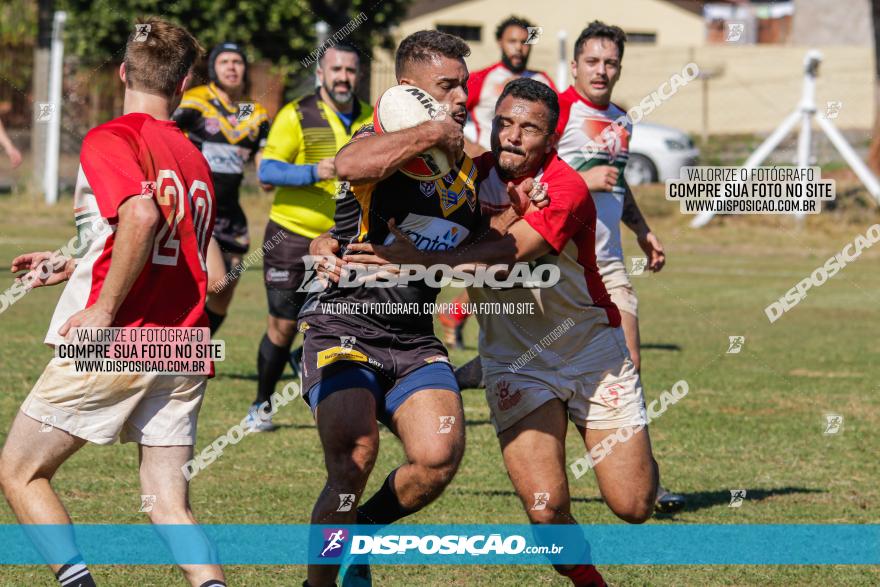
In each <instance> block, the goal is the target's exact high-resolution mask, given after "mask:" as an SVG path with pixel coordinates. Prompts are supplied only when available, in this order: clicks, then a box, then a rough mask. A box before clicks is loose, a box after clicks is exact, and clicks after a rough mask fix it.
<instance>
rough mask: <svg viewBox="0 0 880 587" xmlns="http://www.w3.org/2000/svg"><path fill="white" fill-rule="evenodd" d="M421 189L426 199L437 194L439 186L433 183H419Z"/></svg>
mask: <svg viewBox="0 0 880 587" xmlns="http://www.w3.org/2000/svg"><path fill="white" fill-rule="evenodd" d="M419 189H420V190H421V191H422V195H423V196H425V197H426V198H430V197H431V196H433V195H434V194H435V193H436V192H437V186H435V185H434V182H433V181H421V182H419Z"/></svg>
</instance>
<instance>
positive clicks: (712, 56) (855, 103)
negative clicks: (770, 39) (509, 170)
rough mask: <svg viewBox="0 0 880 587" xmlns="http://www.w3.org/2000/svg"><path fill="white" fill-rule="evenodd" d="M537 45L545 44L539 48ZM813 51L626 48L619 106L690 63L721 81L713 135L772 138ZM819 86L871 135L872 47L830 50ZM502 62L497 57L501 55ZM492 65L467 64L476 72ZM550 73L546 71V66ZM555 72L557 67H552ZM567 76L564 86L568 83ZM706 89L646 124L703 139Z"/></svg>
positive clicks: (382, 77) (380, 78) (382, 65)
mask: <svg viewBox="0 0 880 587" xmlns="http://www.w3.org/2000/svg"><path fill="white" fill-rule="evenodd" d="M539 44H540V42H539ZM808 49H809V47H803V46H801V47H795V46H779V45H751V46H719V45H715V46H710V45H707V46H702V47H693V48H688V47H681V48H675V47H666V48H661V47H639V46H628V47H627V48H626V53H625V54H624V59H623V72H622V75H621V79H620V82H618V84H617V87H616V88H615V95H614V96H615V97H614V101H615V102H616V103H618V104H619V105H621V106H623V107H625V108H630V107H632V106H634V105H636V104H638V103H639V102H640V101H641V99H642V98H644V97H645V96H647V95H649V94H650V93H651V92H652V91H655V90H657V88H658V87H659V86H660V84H662V83H663V82H664V81H667V80H668V79H669V78H670V76H672V75H673V74H674V73H680V72H681V70H682V68H683V67H684V65H685V64H687V63H690V62H692V61H693V62H694V63H696V64H697V65H698V66H699V67H700V69H701V70H702V71H707V70H708V71H716V72H717V73H718V75H717V76H716V77H714V78H713V79H711V80H709V81H708V82H707V87H708V132H709V134H738V133H768V132H770V131H772V130H773V129H774V128H776V126H777V125H778V124H779V123H780V122H781V121H782V119H783V117H785V116H786V115H787V114H788V113H789V112H791V111H792V110H793V109H794V108H795V107H796V106H797V104H798V102H799V100H800V97H801V87H802V85H803V59H804V55H805V53H806V52H807V50H808ZM821 51H822V53H823V56H824V60H823V62H822V65H821V67H820V68H819V78H818V81H817V84H816V103H817V104H818V106H819V109H820V110H822V111H824V108H825V105H826V102H828V101H839V102H842V108H841V109H840V112H839V114H838V117H837V118H836V119H835V120H834V123H835V124H836V125H837V126H838V127H840V128H850V129H869V128H871V125H872V121H873V119H874V114H873V113H874V101H873V88H874V80H873V76H872V71H873V63H874V54H873V49H872V48H871V47H840V46H837V47H825V48H822V49H821ZM496 59H497V57H496ZM490 62H491V61H490V60H477V59H475V58H474V57H471V58H470V59H468V66H469V67H470V68H471V69H472V70H474V69H479V68H481V67H484V66H485V65H487V64H489V63H490ZM391 63H392V62H391V61H390V56H389V55H387V54H383V55H377V57H376V59H375V60H374V62H373V79H372V96H373V97H374V99H375V97H376V96H378V95H379V94H381V92H382V91H384V90H385V89H387V88H388V87H390V86H392V85H394V83H395V82H394V73H393V66H392V65H391ZM545 67H546V66H545ZM547 69H548V71H549V72H551V75H552V72H554V71H555V70H556V68H555V66H553V65H552V64H551V65H550V67H547ZM570 80H571V76H570V74H569V75H568V76H567V79H566V83H565V84H564V86H565V87H567V86H568V85H570V83H571V81H570ZM703 89H704V83H703V82H702V81H700V80H694V81H692V82H691V83H690V84H688V85H687V86H685V87H684V88H682V89H680V90H679V92H678V93H676V95H675V96H674V97H673V98H672V99H670V100H668V101H666V102H664V103H663V104H662V105H660V106H659V107H658V108H656V109H655V110H654V111H653V112H651V114H650V115H648V116H647V117H646V118H645V120H647V121H649V122H654V123H657V124H666V125H669V126H673V127H676V128H679V129H682V130H684V131H687V132H690V133H693V134H695V135H699V134H700V133H702V131H703Z"/></svg>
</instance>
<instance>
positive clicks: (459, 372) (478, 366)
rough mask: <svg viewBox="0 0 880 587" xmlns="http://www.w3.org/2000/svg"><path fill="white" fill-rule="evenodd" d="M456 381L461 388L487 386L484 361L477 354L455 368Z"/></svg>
mask: <svg viewBox="0 0 880 587" xmlns="http://www.w3.org/2000/svg"><path fill="white" fill-rule="evenodd" d="M455 381H456V382H457V383H458V387H459V388H461V389H474V388H476V389H482V388H484V387H486V384H485V383H484V382H483V363H482V362H481V361H480V357H479V356H476V357H474V358H473V359H471V360H470V361H468V362H467V363H465V364H464V365H462V366H461V367H459V368H458V369H456V370H455Z"/></svg>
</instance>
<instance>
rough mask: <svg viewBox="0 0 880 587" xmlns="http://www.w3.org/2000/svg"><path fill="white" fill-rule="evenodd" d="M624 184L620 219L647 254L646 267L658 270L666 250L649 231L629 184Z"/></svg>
mask: <svg viewBox="0 0 880 587" xmlns="http://www.w3.org/2000/svg"><path fill="white" fill-rule="evenodd" d="M624 185H625V186H626V193H625V195H624V196H623V212H622V213H621V216H620V219H621V220H622V221H623V223H624V224H625V225H626V226H627V228H629V229H630V230H631V231H633V232H634V233H635V235H636V240H637V241H638V243H639V247H641V249H642V251H644V252H645V254H646V255H647V256H648V269H649V270H651V271H654V272H657V271H660V270H661V269H663V266H664V265H665V264H666V251H664V249H663V244H662V243H661V242H660V239H659V238H657V235H656V234H654V233H653V232H651V228H650V227H649V226H648V221H647V220H645V217H644V215H643V214H642V211H641V210H639V205H638V204H637V203H636V199H635V197H633V193H632V190H631V189H630V187H629V184H627V183H625V182H624Z"/></svg>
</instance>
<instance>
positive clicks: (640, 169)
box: [623, 122, 700, 185]
mask: <svg viewBox="0 0 880 587" xmlns="http://www.w3.org/2000/svg"><path fill="white" fill-rule="evenodd" d="M699 156H700V150H699V149H697V148H696V147H695V146H694V142H693V141H692V140H691V138H690V137H689V136H688V135H686V134H685V133H683V132H681V131H680V130H677V129H674V128H672V127H669V126H663V125H660V124H652V123H650V122H640V123H638V124H637V125H635V128H633V136H632V140H630V143H629V160H628V161H627V163H626V169H625V170H624V172H623V176H624V177H625V178H626V183H628V184H629V185H639V184H642V183H654V182H658V181H659V182H665V181H666V180H667V179H678V174H679V170H680V169H681V168H682V167H684V166H686V165H696V164H697V159H698V158H699Z"/></svg>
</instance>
